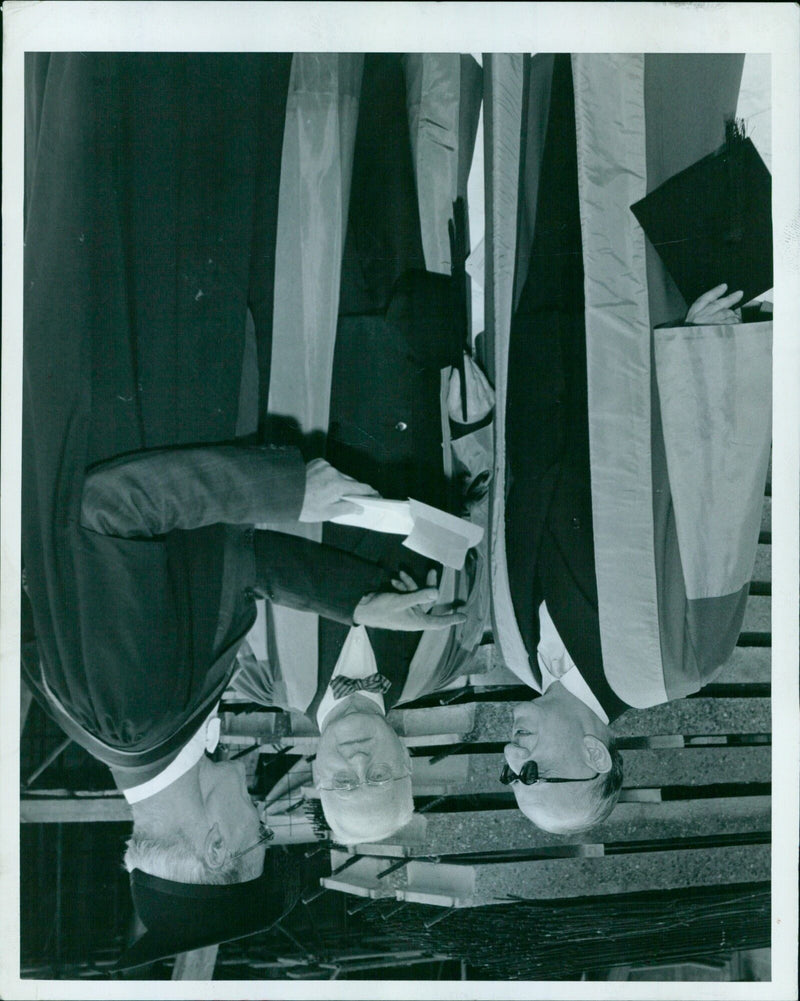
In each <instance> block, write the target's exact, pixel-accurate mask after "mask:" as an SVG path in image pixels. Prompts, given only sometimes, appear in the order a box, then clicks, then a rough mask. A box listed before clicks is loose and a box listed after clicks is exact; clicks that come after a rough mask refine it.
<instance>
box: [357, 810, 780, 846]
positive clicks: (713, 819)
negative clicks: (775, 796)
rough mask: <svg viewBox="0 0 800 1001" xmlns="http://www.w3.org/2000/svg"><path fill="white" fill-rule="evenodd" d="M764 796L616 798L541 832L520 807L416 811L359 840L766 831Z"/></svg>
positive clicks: (490, 842) (571, 839)
mask: <svg viewBox="0 0 800 1001" xmlns="http://www.w3.org/2000/svg"><path fill="white" fill-rule="evenodd" d="M770 825H771V800H770V797H769V796H730V797H726V798H720V799H696V800H673V801H671V802H666V803H619V804H618V805H617V806H616V807H615V808H614V810H613V812H612V814H611V816H610V817H609V818H608V819H607V820H606V821H604V822H603V823H602V824H598V825H597V826H595V827H593V828H592V829H591V830H590V831H586V832H583V833H581V834H573V835H561V834H548V833H547V832H546V831H540V830H539V829H538V828H537V827H534V825H533V824H532V823H531V822H530V821H529V820H528V818H527V817H526V816H525V815H524V814H523V813H521V812H520V811H519V810H516V809H512V810H471V811H467V812H456V813H428V814H416V815H415V818H414V822H413V823H412V824H411V825H409V826H408V828H407V829H404V831H399V832H398V833H397V834H396V835H394V836H393V837H392V838H390V839H389V842H390V843H388V842H387V841H382V842H379V843H376V844H372V845H369V844H367V845H358V846H357V847H356V849H355V850H356V851H357V852H358V853H359V854H362V855H377V856H385V857H394V858H401V857H405V856H410V857H416V856H420V855H460V854H467V853H469V852H480V851H483V852H491V851H503V850H509V851H511V850H526V849H530V850H534V849H536V848H538V847H551V846H554V845H565V844H583V843H595V842H600V843H609V842H610V843H614V842H626V841H657V840H660V839H666V838H692V837H703V836H709V835H714V834H742V833H752V832H756V831H758V832H761V831H769V830H770Z"/></svg>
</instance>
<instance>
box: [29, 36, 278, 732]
mask: <svg viewBox="0 0 800 1001" xmlns="http://www.w3.org/2000/svg"><path fill="white" fill-rule="evenodd" d="M289 65H290V56H289V55H278V56H261V55H236V56H233V55H230V56H228V55H207V54H191V55H162V54H157V55H156V54H153V55H150V54H148V55H143V54H135V55H134V54H114V55H108V54H91V53H90V54H60V53H58V54H50V55H48V54H32V55H29V56H28V62H27V64H26V83H27V93H26V96H27V103H26V222H25V240H26V246H25V304H24V308H25V316H24V320H25V331H24V335H25V344H24V380H25V381H24V390H23V477H22V486H23V497H22V510H23V538H22V547H23V550H22V551H23V560H24V565H25V569H26V573H27V580H28V590H29V593H30V598H31V604H32V608H33V618H34V623H35V629H36V635H37V640H38V647H39V651H40V654H41V660H42V663H43V665H44V670H45V674H46V678H47V683H48V685H49V686H50V688H51V689H52V691H53V692H54V694H55V695H56V696H57V698H58V699H59V700H60V701H61V702H63V703H64V704H65V705H68V706H70V708H71V710H72V711H73V713H74V715H75V718H76V719H77V721H78V723H79V724H80V725H82V726H85V727H86V728H87V729H88V730H89V731H91V732H94V733H96V734H98V735H99V736H100V737H101V738H102V739H104V740H108V741H109V742H110V743H112V744H117V745H119V746H123V745H124V746H127V747H131V748H140V749H143V750H145V749H146V748H147V747H150V746H153V745H154V744H155V743H157V742H158V741H159V740H162V739H164V738H165V737H166V736H168V735H170V734H173V733H175V732H177V731H179V730H180V728H181V725H182V723H184V722H185V721H187V720H191V718H192V717H193V715H194V714H195V713H196V711H197V707H198V706H202V705H204V704H206V703H207V702H208V701H209V699H211V698H212V697H213V695H214V692H215V691H216V690H217V689H220V688H221V687H222V686H223V685H224V681H225V675H226V672H227V670H228V667H229V665H228V664H227V663H222V662H215V660H214V653H215V652H217V651H219V650H220V649H221V648H222V647H224V644H225V640H226V637H220V636H218V635H217V629H218V618H219V598H220V589H221V584H222V576H223V570H224V552H225V540H226V529H224V528H223V527H221V526H215V527H212V528H208V529H202V530H199V531H194V532H187V533H181V532H173V533H171V534H170V537H169V539H168V540H167V544H166V547H165V546H163V545H161V544H156V543H153V544H150V543H147V542H144V543H142V542H130V541H126V540H116V539H107V538H101V537H96V536H93V533H86V532H84V531H83V530H81V529H80V528H79V526H78V514H79V506H80V498H81V492H82V485H83V477H84V470H85V468H86V467H87V465H89V464H90V463H93V462H97V461H100V460H104V459H108V458H111V457H113V456H116V455H120V454H122V453H125V452H129V451H133V450H138V449H142V448H151V447H154V446H161V445H182V444H189V443H195V442H204V443H213V442H217V441H224V440H227V439H230V438H232V437H233V436H234V433H235V430H236V417H237V405H238V397H239V386H240V376H241V365H242V353H243V346H244V332H245V316H246V311H247V309H248V306H249V309H250V311H251V313H252V316H253V318H254V321H255V331H256V337H257V341H258V346H259V359H260V381H261V388H262V393H261V399H262V406H266V395H265V393H264V387H265V386H266V385H267V384H268V381H269V358H270V350H269V344H270V338H271V326H272V299H273V269H274V252H275V229H276V215H277V195H278V169H277V165H278V164H279V163H280V149H281V143H282V138H283V121H284V110H285V100H286V87H287V82H288V73H289ZM99 568H104V570H103V573H99V572H98V570H99ZM120 581H123V586H116V587H115V586H113V585H114V584H115V583H116V584H117V585H119V584H120ZM126 594H128V595H129V598H128V599H126V598H125V595H126ZM134 595H136V599H135V601H134V597H133V596H134ZM143 595H144V596H145V597H146V598H147V600H146V601H142V600H141V598H142V596H143ZM134 606H135V607H134ZM122 622H125V624H126V626H125V635H124V637H122V638H121V639H120V649H122V650H124V654H125V656H124V657H121V664H123V665H124V669H123V668H120V669H119V670H116V669H115V667H114V665H113V664H110V663H109V662H108V659H107V658H105V657H98V656H97V650H98V649H99V650H102V649H103V648H104V644H105V643H106V642H107V641H108V635H107V634H108V630H109V628H110V627H114V628H117V627H118V626H119V624H120V623H122ZM241 625H242V623H239V622H237V623H233V626H232V628H233V630H234V631H235V629H236V628H239V627H241ZM131 665H138V667H137V668H136V669H133V668H132V666H131ZM34 670H35V669H34ZM131 714H133V719H131ZM124 721H127V722H125V723H124V725H123V722H124ZM120 727H122V729H120ZM123 731H124V732H123Z"/></svg>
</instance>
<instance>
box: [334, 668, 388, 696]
mask: <svg viewBox="0 0 800 1001" xmlns="http://www.w3.org/2000/svg"><path fill="white" fill-rule="evenodd" d="M391 687H392V683H391V681H389V679H388V678H387V677H385V676H384V675H383V674H370V675H368V676H367V677H366V678H347V677H345V676H344V675H342V674H339V675H337V676H336V677H335V678H331V690H332V691H333V696H334V698H336V699H343V698H344V697H345V696H346V695H352V694H353V693H354V692H381V693H386V692H388V691H389V689H390V688H391Z"/></svg>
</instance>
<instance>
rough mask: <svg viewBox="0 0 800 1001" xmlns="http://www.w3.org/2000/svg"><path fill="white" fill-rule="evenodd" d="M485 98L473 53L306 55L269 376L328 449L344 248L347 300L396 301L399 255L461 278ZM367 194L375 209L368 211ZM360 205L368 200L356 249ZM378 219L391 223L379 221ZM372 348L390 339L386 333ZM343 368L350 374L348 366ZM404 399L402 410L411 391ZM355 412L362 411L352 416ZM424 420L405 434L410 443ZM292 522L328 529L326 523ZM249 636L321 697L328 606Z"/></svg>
mask: <svg viewBox="0 0 800 1001" xmlns="http://www.w3.org/2000/svg"><path fill="white" fill-rule="evenodd" d="M384 71H385V73H386V79H385V80H384V79H383V73H384ZM480 102H481V71H480V67H479V66H478V64H477V63H476V62H475V60H474V59H473V58H472V57H471V56H465V55H458V54H451V53H447V54H434V53H425V54H406V55H403V56H402V57H399V56H391V57H389V56H378V55H369V56H367V57H364V56H362V55H360V54H332V53H295V54H294V56H293V61H292V73H291V79H290V82H289V96H288V101H287V116H286V128H285V137H284V147H283V162H282V168H281V189H280V201H279V215H278V246H277V260H276V276H275V283H276V289H277V295H276V301H275V319H274V329H273V340H272V368H273V371H280V372H281V373H285V376H283V377H282V378H281V379H275V380H273V382H272V384H271V387H270V397H269V410H270V426H271V428H272V429H273V432H274V433H278V434H279V435H281V434H286V433H288V434H289V435H290V437H291V436H293V435H295V434H296V433H297V431H301V432H302V433H303V434H304V435H306V436H310V438H307V443H308V442H309V441H310V443H311V447H312V449H315V450H318V449H321V448H322V447H323V445H322V443H323V442H324V440H325V436H326V435H327V433H328V429H329V424H328V418H329V407H330V400H331V382H332V366H333V357H334V343H335V338H336V330H337V320H338V308H339V293H340V280H341V275H342V258H343V256H344V255H345V249H346V260H347V264H346V269H347V277H346V279H345V280H346V283H347V287H348V290H349V291H348V293H347V294H348V295H349V296H350V303H349V305H348V304H347V303H345V307H344V308H345V311H350V312H352V310H353V309H358V308H360V307H359V305H358V302H355V303H354V300H353V296H354V295H356V291H355V289H356V287H357V284H358V285H359V287H360V289H361V291H360V292H359V293H358V295H360V296H361V299H360V302H361V303H362V304H366V308H368V309H370V310H372V309H374V308H381V309H382V308H385V305H386V301H387V295H388V290H389V289H390V287H391V283H393V282H394V281H395V280H396V279H397V278H398V276H399V272H398V270H397V267H398V262H399V265H400V266H401V267H403V268H405V267H412V266H413V267H415V268H418V269H419V268H425V269H426V270H428V271H430V272H438V273H441V274H447V275H449V273H450V250H449V238H448V231H447V221H448V219H449V218H450V215H451V213H452V203H453V201H454V199H455V198H456V197H457V195H459V194H461V195H462V196H463V195H464V194H465V192H466V180H467V175H468V172H469V166H470V163H471V160H472V152H473V148H474V142H475V134H476V129H477V123H478V114H479V110H480ZM356 129H358V140H357V161H356V165H355V167H354V164H353V159H354V152H355V150H356ZM409 151H410V170H409ZM354 171H355V173H354ZM415 192H416V198H415ZM362 203H363V204H364V205H366V206H368V207H369V211H371V212H374V213H375V215H374V217H370V215H369V212H367V211H362V210H360V209H359V208H358V206H359V205H361V204H362ZM352 206H356V208H355V209H353V211H352V218H351V221H352V225H351V228H350V231H349V238H348V245H347V247H346V248H345V247H344V242H345V232H346V229H345V227H346V224H347V222H348V212H349V211H350V209H351V207H352ZM415 217H416V221H415ZM376 219H383V221H384V223H383V224H382V225H378V224H376V223H375V220H376ZM389 220H390V221H389ZM387 223H388V224H387ZM414 234H418V235H414ZM420 241H421V246H420ZM355 276H358V277H355ZM372 347H373V348H374V350H376V351H380V350H381V348H380V345H379V344H377V343H376V344H374V345H372ZM373 376H374V373H369V377H368V378H367V379H366V384H365V383H364V381H361V380H357V379H356V376H355V373H354V374H353V375H352V376H351V377H350V381H351V382H352V383H353V386H352V394H353V397H354V400H353V406H355V407H360V408H361V409H363V406H362V404H360V403H358V402H357V400H358V398H359V397H364V398H365V399H369V397H370V394H371V392H372V391H373V388H374V386H375V385H376V380H375V378H374V377H373ZM337 378H338V379H339V380H343V379H344V380H347V379H348V376H347V373H346V371H345V369H344V368H343V367H340V368H339V369H338V376H337ZM406 398H408V396H407V395H406ZM436 399H437V400H438V391H437V396H436ZM396 403H397V404H398V405H399V406H400V407H401V409H402V407H403V406H404V404H403V397H402V394H400V396H399V397H398V399H397V400H396ZM434 405H435V404H434ZM360 412H361V410H358V413H360ZM355 413H356V411H355V410H351V417H352V416H353V415H354V414H355ZM398 419H399V418H398ZM407 423H408V422H407ZM416 423H417V422H416V421H414V422H413V423H412V428H411V430H410V431H409V432H408V433H407V434H406V436H405V438H406V443H407V444H408V445H409V446H411V447H412V450H413V440H414V433H415V432H414V427H415V426H416ZM394 434H395V437H399V436H398V435H397V434H396V432H395V433H394ZM440 465H441V464H440ZM354 475H355V474H354ZM366 475H367V474H366V473H365V474H364V476H365V478H366ZM435 475H437V476H438V475H439V474H435ZM368 482H372V481H371V480H369V481H368ZM281 528H282V530H287V526H281ZM291 530H292V531H296V532H298V533H300V534H303V535H306V536H308V537H312V538H320V537H321V532H320V527H319V526H308V525H299V526H294V527H293V528H291ZM403 552H404V553H407V551H406V550H403ZM265 629H266V630H268V631H269V633H270V635H269V638H268V640H267V639H266V638H265V635H264V634H265ZM251 645H252V647H253V650H254V651H257V655H258V656H259V657H262V658H263V657H264V656H265V655H266V647H267V645H269V656H270V657H271V658H272V659H273V660H275V659H277V661H278V662H279V665H280V674H281V675H282V676H283V678H284V679H285V684H286V686H287V699H288V701H289V703H290V704H291V705H294V706H306V705H307V704H308V703H309V701H310V699H311V697H312V696H313V694H314V687H313V686H314V675H313V672H310V671H309V670H308V664H311V663H316V662H317V659H318V647H317V623H316V617H314V616H311V615H309V614H307V613H300V612H296V611H294V610H290V609H283V608H271V609H266V610H264V613H263V614H261V615H260V618H259V622H258V624H257V627H256V635H254V636H252V637H251Z"/></svg>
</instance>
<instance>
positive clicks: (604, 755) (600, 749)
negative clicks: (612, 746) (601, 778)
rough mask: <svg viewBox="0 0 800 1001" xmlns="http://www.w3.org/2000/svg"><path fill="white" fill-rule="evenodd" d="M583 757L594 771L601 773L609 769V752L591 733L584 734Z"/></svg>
mask: <svg viewBox="0 0 800 1001" xmlns="http://www.w3.org/2000/svg"><path fill="white" fill-rule="evenodd" d="M583 759H584V761H585V762H586V764H587V765H589V766H590V767H591V768H594V770H595V771H596V772H600V774H601V775H602V774H604V773H605V772H609V771H611V752H610V751H609V749H608V748H607V747H606V745H605V744H604V743H603V741H602V740H600V738H599V737H595V736H594V734H592V733H587V734H585V735H584V738H583Z"/></svg>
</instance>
